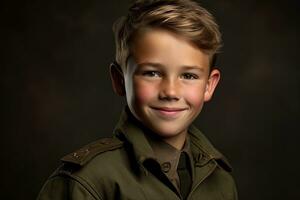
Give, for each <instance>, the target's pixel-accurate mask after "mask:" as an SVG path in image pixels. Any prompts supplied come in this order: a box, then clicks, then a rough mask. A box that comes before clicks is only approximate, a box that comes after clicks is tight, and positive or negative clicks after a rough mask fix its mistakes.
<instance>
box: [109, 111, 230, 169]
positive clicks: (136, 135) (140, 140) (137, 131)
mask: <svg viewBox="0 0 300 200" xmlns="http://www.w3.org/2000/svg"><path fill="white" fill-rule="evenodd" d="M149 131H150V130H149V129H148V128H147V127H145V126H144V125H143V124H142V123H141V122H139V121H138V120H137V119H136V118H135V117H134V116H133V115H132V114H131V112H130V111H129V108H128V107H127V106H126V108H125V109H124V110H123V112H122V114H121V117H120V120H119V122H118V124H117V126H116V128H115V131H114V134H115V135H116V136H117V137H118V138H119V139H121V140H125V141H126V142H127V143H128V144H129V145H130V146H131V148H132V149H133V152H134V156H135V159H136V161H137V162H138V163H139V164H143V163H144V161H146V160H149V159H151V160H156V159H155V155H154V152H153V150H152V148H151V146H150V144H149V142H148V140H147V138H146V137H145V134H147V132H149ZM189 135H190V140H191V150H192V154H193V157H194V159H195V163H196V166H203V165H205V164H206V163H208V162H209V161H211V160H215V161H216V162H217V163H218V164H219V165H220V166H221V167H223V168H224V169H225V170H227V171H231V170H232V167H231V165H230V164H229V162H228V161H227V159H226V158H225V156H223V155H222V154H221V153H220V152H219V151H218V150H217V149H215V148H214V147H213V145H212V144H211V143H210V142H209V141H208V139H207V138H206V137H205V136H204V135H203V134H202V133H201V131H199V130H198V129H197V128H196V127H195V126H193V125H191V126H190V127H189Z"/></svg>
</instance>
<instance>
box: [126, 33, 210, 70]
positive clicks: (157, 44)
mask: <svg viewBox="0 0 300 200" xmlns="http://www.w3.org/2000/svg"><path fill="white" fill-rule="evenodd" d="M130 54H131V56H130V57H131V58H132V59H133V60H134V61H135V62H136V63H143V62H155V63H160V64H162V65H164V66H199V67H201V68H204V69H206V68H207V69H208V68H209V55H208V54H206V53H205V52H203V51H202V50H201V49H199V48H198V47H197V46H196V45H194V44H193V43H191V42H189V41H188V40H187V39H186V38H184V37H183V36H180V35H178V34H176V33H173V32H170V31H168V30H165V29H158V28H155V29H153V28H152V29H150V28H149V29H145V30H142V31H139V32H138V33H137V34H136V35H135V37H134V39H133V40H132V43H131V53H130Z"/></svg>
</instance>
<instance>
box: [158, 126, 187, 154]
mask: <svg viewBox="0 0 300 200" xmlns="http://www.w3.org/2000/svg"><path fill="white" fill-rule="evenodd" d="M186 136H187V131H186V130H185V131H184V132H183V133H180V134H178V135H176V136H173V137H168V138H163V139H162V140H163V141H164V142H166V143H168V144H169V145H171V146H173V147H174V148H176V149H178V150H181V149H182V148H183V146H184V143H185V139H186Z"/></svg>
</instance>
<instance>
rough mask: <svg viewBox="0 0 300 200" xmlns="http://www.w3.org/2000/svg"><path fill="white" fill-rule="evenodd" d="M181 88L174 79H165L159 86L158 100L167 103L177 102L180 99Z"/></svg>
mask: <svg viewBox="0 0 300 200" xmlns="http://www.w3.org/2000/svg"><path fill="white" fill-rule="evenodd" d="M180 91H181V87H180V84H179V82H178V80H176V79H172V78H167V79H164V80H162V82H161V85H160V93H159V99H161V100H167V101H178V100H179V99H180V95H181V94H180V93H181V92H180Z"/></svg>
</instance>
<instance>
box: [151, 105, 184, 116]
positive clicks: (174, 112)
mask: <svg viewBox="0 0 300 200" xmlns="http://www.w3.org/2000/svg"><path fill="white" fill-rule="evenodd" d="M151 109H153V110H154V111H156V112H157V113H158V114H159V115H160V116H163V117H168V118H175V117H177V116H178V115H179V114H181V113H182V112H184V111H185V110H187V108H176V107H151Z"/></svg>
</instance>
